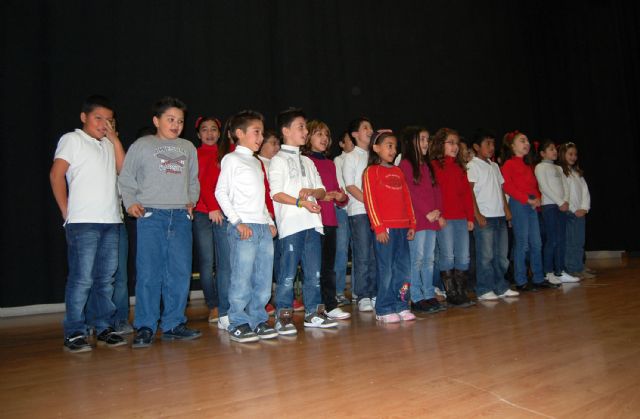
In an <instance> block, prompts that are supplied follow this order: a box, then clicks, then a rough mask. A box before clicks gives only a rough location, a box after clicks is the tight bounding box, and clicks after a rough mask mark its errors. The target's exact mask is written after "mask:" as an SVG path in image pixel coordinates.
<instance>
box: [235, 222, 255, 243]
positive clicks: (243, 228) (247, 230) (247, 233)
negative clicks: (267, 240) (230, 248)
mask: <svg viewBox="0 0 640 419" xmlns="http://www.w3.org/2000/svg"><path fill="white" fill-rule="evenodd" d="M236 228H237V229H238V233H240V240H247V239H248V238H249V237H251V236H253V230H251V227H249V226H248V225H246V224H242V223H240V224H238V225H237V226H236Z"/></svg>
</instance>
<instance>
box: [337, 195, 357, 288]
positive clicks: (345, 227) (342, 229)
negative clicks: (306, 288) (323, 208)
mask: <svg viewBox="0 0 640 419" xmlns="http://www.w3.org/2000/svg"><path fill="white" fill-rule="evenodd" d="M336 216H337V217H338V230H337V232H336V260H335V263H334V270H335V271H336V294H338V295H344V289H345V287H346V282H347V263H348V261H349V244H350V243H351V230H350V229H349V216H348V215H347V210H345V209H342V208H338V207H336ZM354 289H355V288H354V282H353V266H352V267H351V291H353V290H354Z"/></svg>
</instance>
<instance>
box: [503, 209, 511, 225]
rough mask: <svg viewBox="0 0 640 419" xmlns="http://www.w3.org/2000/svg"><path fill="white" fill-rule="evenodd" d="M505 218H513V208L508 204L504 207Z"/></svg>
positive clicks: (508, 219)
mask: <svg viewBox="0 0 640 419" xmlns="http://www.w3.org/2000/svg"><path fill="white" fill-rule="evenodd" d="M504 218H505V219H506V220H507V222H509V221H511V219H512V218H513V215H511V209H510V208H509V207H508V206H506V207H505V208H504Z"/></svg>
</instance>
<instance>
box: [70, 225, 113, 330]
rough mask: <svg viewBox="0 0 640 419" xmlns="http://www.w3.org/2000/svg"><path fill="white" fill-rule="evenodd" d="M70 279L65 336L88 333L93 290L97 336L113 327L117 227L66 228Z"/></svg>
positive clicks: (86, 226) (75, 226)
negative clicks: (87, 314)
mask: <svg viewBox="0 0 640 419" xmlns="http://www.w3.org/2000/svg"><path fill="white" fill-rule="evenodd" d="M65 234H66V238H67V259H68V263H69V276H68V277H67V285H66V287H65V296H64V301H65V308H66V313H65V316H64V321H63V327H64V335H65V337H68V336H70V335H71V334H73V333H76V332H80V333H83V334H86V333H87V324H86V319H85V307H86V305H87V302H88V301H89V295H90V294H91V290H92V288H93V293H94V301H95V304H94V305H93V309H94V317H95V324H94V326H95V327H96V331H97V333H98V334H99V333H101V332H102V331H103V330H104V329H106V328H107V327H109V326H111V321H112V320H111V318H112V316H113V313H114V312H115V310H116V307H115V305H114V304H113V301H112V300H111V298H112V297H113V276H114V275H115V273H116V269H118V224H99V223H70V224H67V225H66V226H65Z"/></svg>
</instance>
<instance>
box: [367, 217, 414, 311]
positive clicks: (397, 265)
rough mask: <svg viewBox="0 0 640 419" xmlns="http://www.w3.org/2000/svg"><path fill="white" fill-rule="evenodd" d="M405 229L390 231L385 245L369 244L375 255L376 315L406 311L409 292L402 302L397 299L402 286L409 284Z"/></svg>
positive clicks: (376, 242)
mask: <svg viewBox="0 0 640 419" xmlns="http://www.w3.org/2000/svg"><path fill="white" fill-rule="evenodd" d="M407 231H408V229H406V228H390V229H389V241H388V242H387V243H386V244H383V243H380V242H378V241H377V240H376V241H375V242H374V244H373V248H374V249H375V252H376V272H377V277H378V294H377V298H376V315H378V316H384V315H386V314H391V313H400V312H401V311H403V310H408V309H409V299H410V295H409V293H408V294H407V295H406V296H405V300H404V301H402V300H401V299H400V289H401V288H402V286H403V285H404V284H405V283H409V284H410V283H411V258H410V256H409V244H408V241H407Z"/></svg>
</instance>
